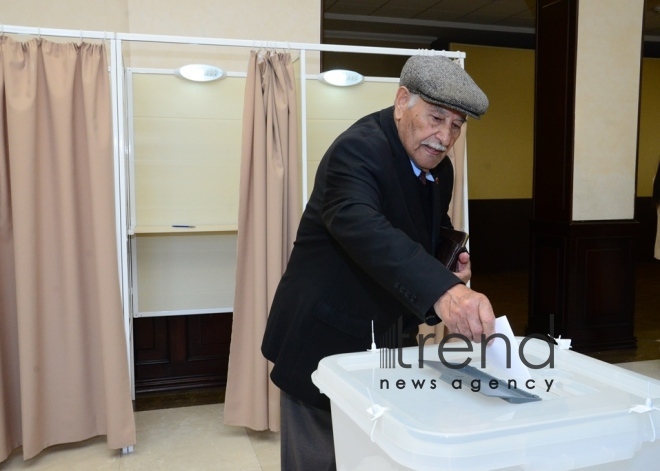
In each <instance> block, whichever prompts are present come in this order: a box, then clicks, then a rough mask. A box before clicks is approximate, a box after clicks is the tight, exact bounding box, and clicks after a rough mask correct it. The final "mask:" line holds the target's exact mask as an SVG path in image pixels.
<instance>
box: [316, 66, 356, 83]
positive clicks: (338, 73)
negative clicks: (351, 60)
mask: <svg viewBox="0 0 660 471" xmlns="http://www.w3.org/2000/svg"><path fill="white" fill-rule="evenodd" d="M319 81H320V82H323V83H327V84H328V85H334V86H336V87H351V86H353V85H357V84H358V83H361V82H363V81H364V77H363V76H362V75H361V74H359V73H357V72H353V71H352V70H342V69H335V70H328V71H327V72H323V73H322V74H320V75H319Z"/></svg>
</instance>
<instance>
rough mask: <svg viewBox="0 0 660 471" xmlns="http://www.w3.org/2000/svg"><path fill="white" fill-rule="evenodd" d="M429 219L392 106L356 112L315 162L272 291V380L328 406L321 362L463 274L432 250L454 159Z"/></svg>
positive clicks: (440, 178)
mask: <svg viewBox="0 0 660 471" xmlns="http://www.w3.org/2000/svg"><path fill="white" fill-rule="evenodd" d="M433 174H434V176H435V177H436V178H437V182H439V184H433V183H431V182H429V184H430V185H432V187H433V190H432V191H433V193H432V200H433V228H432V230H431V231H429V230H428V228H427V227H426V223H425V218H424V212H423V209H422V203H421V197H420V193H419V189H418V185H420V183H419V181H418V180H417V178H416V177H415V174H414V173H413V170H412V167H411V165H410V159H409V157H408V155H407V153H406V151H405V149H404V148H403V145H402V144H401V141H400V140H399V137H398V133H397V129H396V126H395V123H394V118H393V108H387V109H384V110H382V111H380V112H377V113H374V114H371V115H369V116H366V117H364V118H362V119H361V120H359V121H358V122H357V123H355V124H354V125H353V126H351V127H350V128H349V129H348V130H346V131H345V132H344V133H343V134H341V135H340V136H339V137H338V138H337V139H336V140H335V142H334V143H333V144H332V145H331V146H330V148H329V149H328V151H327V152H326V154H325V156H324V157H323V159H322V160H321V163H320V165H319V168H318V171H317V174H316V179H315V182H314V189H313V192H312V195H311V197H310V200H309V203H308V204H307V207H306V209H305V211H304V213H303V216H302V219H301V222H300V226H299V228H298V233H297V237H296V241H295V244H294V248H293V251H292V253H291V258H290V260H289V264H288V266H287V269H286V272H285V273H284V275H283V277H282V279H281V281H280V284H279V286H278V288H277V291H276V293H275V297H274V299H273V304H272V307H271V311H270V314H269V318H268V323H267V326H266V332H265V335H264V339H263V343H262V347H261V349H262V352H263V354H264V356H265V357H266V358H267V359H269V360H270V361H272V362H273V363H274V364H275V366H274V368H273V370H272V373H271V378H272V380H273V382H274V383H275V384H276V385H277V386H278V387H279V388H280V389H282V390H284V391H286V392H287V393H289V394H291V395H292V396H294V397H297V398H298V399H300V400H302V401H304V402H306V403H308V404H310V405H313V406H316V407H322V408H327V407H328V404H329V403H328V402H327V399H325V396H322V395H321V394H320V393H319V390H318V388H316V386H314V384H313V383H312V381H311V374H312V372H313V371H314V370H315V369H316V367H317V365H318V362H319V361H320V360H321V359H322V358H324V357H326V356H329V355H333V354H337V353H347V352H357V351H365V350H367V349H369V348H370V345H371V321H372V320H373V321H374V329H375V334H376V335H375V337H376V340H377V343H378V339H379V338H380V337H381V335H382V334H383V333H385V332H386V331H388V330H390V329H391V327H392V326H393V325H396V323H397V319H398V318H400V317H401V316H403V318H404V322H406V323H410V322H411V321H412V322H413V323H414V325H417V324H420V323H422V322H423V319H424V315H425V313H426V312H427V311H428V310H429V309H430V308H432V306H433V304H434V303H435V302H436V301H437V300H438V298H440V296H441V295H442V294H443V293H444V292H445V291H447V290H448V289H449V288H450V287H452V286H454V285H455V284H457V283H460V280H459V279H458V278H457V277H456V276H455V275H454V274H452V273H451V272H450V271H449V270H447V268H445V267H444V266H443V265H442V264H441V263H440V262H438V261H437V260H436V259H435V258H434V257H433V256H432V255H431V253H433V251H434V244H433V243H432V240H434V239H435V238H436V237H435V235H433V236H431V235H430V233H432V234H436V233H437V231H438V229H439V227H440V226H441V225H444V226H450V225H451V223H450V221H449V218H448V217H447V209H448V206H449V201H450V199H451V193H452V185H453V168H452V165H451V162H450V160H449V159H448V158H445V159H443V160H442V162H441V163H440V164H439V165H438V167H436V169H434V171H433Z"/></svg>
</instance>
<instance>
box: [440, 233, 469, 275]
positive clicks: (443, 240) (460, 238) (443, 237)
mask: <svg viewBox="0 0 660 471" xmlns="http://www.w3.org/2000/svg"><path fill="white" fill-rule="evenodd" d="M468 237H469V235H468V233H467V232H463V231H457V230H456V229H450V228H448V227H442V228H441V229H440V240H439V242H438V248H437V249H436V251H435V258H437V259H438V260H440V262H442V264H443V265H444V266H446V267H447V268H449V269H450V270H451V271H453V272H455V271H456V269H457V265H458V255H459V254H461V253H463V252H467V249H466V248H465V245H466V244H467V241H468Z"/></svg>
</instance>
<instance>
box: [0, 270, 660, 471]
mask: <svg viewBox="0 0 660 471" xmlns="http://www.w3.org/2000/svg"><path fill="white" fill-rule="evenodd" d="M527 278H528V277H527V274H525V273H510V274H498V275H496V276H490V277H489V276H483V275H482V276H479V275H476V276H475V277H474V278H473V281H474V283H473V285H474V287H475V289H479V290H481V291H483V292H485V293H486V294H488V295H489V297H490V298H491V300H492V301H493V306H494V307H495V309H496V313H497V314H498V315H501V314H506V315H507V316H508V317H509V320H510V322H511V325H512V327H513V329H514V333H515V334H516V335H523V334H522V331H523V329H524V326H525V322H526V315H527V314H526V305H527ZM636 281H637V286H636V304H635V335H636V337H637V339H638V345H637V348H635V349H632V350H622V351H609V352H593V353H590V354H589V355H590V356H594V357H596V358H599V359H601V360H603V361H607V362H609V363H614V364H618V365H619V366H621V367H622V368H626V369H629V370H632V371H635V372H637V373H640V374H643V375H645V376H650V377H653V378H657V379H660V342H659V341H660V289H659V288H658V287H659V286H660V263H655V262H654V263H646V264H640V265H639V266H638V270H637V277H636ZM197 397H198V398H199V399H200V400H201V402H203V403H206V402H208V401H213V400H216V401H221V400H222V397H223V396H222V394H220V393H218V391H212V392H207V393H204V394H198V395H197ZM170 400H171V399H170ZM186 402H187V403H190V398H188V397H181V396H177V397H176V401H175V402H171V403H170V404H169V405H163V404H159V403H158V402H157V401H150V402H149V403H148V404H147V402H146V401H145V402H144V404H143V405H145V406H149V407H172V406H173V405H174V406H181V405H184V404H186ZM139 403H140V401H138V406H139V405H140V404H139ZM197 403H199V402H197ZM143 408H144V407H143ZM143 408H140V407H138V408H137V410H138V412H136V413H135V420H136V425H137V440H138V443H137V445H136V446H135V450H134V452H133V453H130V454H128V455H120V454H119V453H118V452H117V451H112V450H108V448H107V446H106V440H105V437H97V438H94V439H90V440H87V441H85V442H82V443H75V444H70V445H58V446H53V447H51V448H48V449H47V450H45V451H44V452H42V453H41V454H40V455H38V456H37V457H36V458H34V459H32V460H29V461H25V462H24V461H23V457H22V454H21V450H20V449H18V450H16V451H15V452H14V453H13V454H12V455H11V456H10V457H9V459H7V460H6V461H5V462H3V463H0V470H2V471H5V470H7V471H9V470H12V471H14V470H27V469H30V470H53V471H60V470H61V471H77V470H80V471H90V470H104V471H132V470H145V471H146V470H148V471H159V470H164V471H165V470H166V471H177V470H185V471H194V470H204V471H206V470H219V471H222V470H245V471H258V470H262V471H275V470H279V469H280V464H279V462H280V459H279V434H277V433H272V432H253V431H249V430H246V429H245V428H242V427H232V426H226V425H223V413H224V404H220V403H214V404H206V405H195V406H189V407H174V408H168V409H157V410H142V409H143Z"/></svg>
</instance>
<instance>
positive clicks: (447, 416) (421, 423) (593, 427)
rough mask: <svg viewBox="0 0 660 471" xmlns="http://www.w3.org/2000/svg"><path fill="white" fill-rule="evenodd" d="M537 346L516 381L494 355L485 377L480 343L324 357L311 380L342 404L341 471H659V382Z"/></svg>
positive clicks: (336, 414) (336, 424)
mask: <svg viewBox="0 0 660 471" xmlns="http://www.w3.org/2000/svg"><path fill="white" fill-rule="evenodd" d="M517 340H518V342H519V343H521V339H520V338H518V339H517ZM528 340H529V341H526V342H524V349H523V354H524V356H525V361H527V363H528V364H529V365H533V366H534V368H530V369H529V374H530V379H527V380H517V381H516V380H513V379H511V378H507V377H506V374H507V370H498V371H495V372H494V371H491V370H490V369H489V358H488V353H486V364H485V367H482V361H481V360H482V358H481V347H480V346H479V345H478V344H473V351H472V352H458V351H453V352H452V351H444V352H441V353H442V354H439V352H438V346H437V345H426V346H425V347H424V348H422V349H420V348H417V347H409V348H404V349H401V350H393V351H386V350H379V351H367V352H359V353H353V354H342V355H334V356H331V357H327V358H325V359H323V360H322V361H321V362H320V363H319V366H318V369H317V370H316V371H315V372H314V373H313V375H312V380H313V381H314V384H316V386H318V387H319V389H320V390H321V392H322V393H324V394H325V395H327V396H328V397H329V399H330V401H331V409H332V423H333V432H334V440H335V454H336V458H337V469H338V470H341V471H347V470H360V471H368V470H374V471H376V470H377V471H386V470H471V471H481V470H500V469H502V470H547V471H561V470H569V469H587V470H626V471H628V470H652V469H660V410H659V409H657V407H658V406H660V381H658V380H654V379H651V378H648V377H646V376H642V375H640V374H637V373H634V372H630V371H628V370H625V369H623V368H620V367H617V366H613V365H610V364H607V363H604V362H602V361H598V360H595V359H592V358H589V357H587V356H584V355H581V354H579V353H576V352H573V351H571V350H567V349H559V348H558V347H556V346H554V345H551V344H549V343H548V342H545V341H543V340H538V339H528ZM463 345H464V344H463ZM511 354H512V355H518V354H519V351H518V348H517V346H514V348H512V352H511ZM440 357H442V359H444V360H445V361H446V362H447V363H449V364H451V365H452V366H453V365H457V364H460V363H463V362H465V361H466V360H470V362H469V364H467V365H466V366H467V368H466V369H463V370H460V371H456V370H455V369H454V368H450V369H449V370H450V371H448V370H446V369H444V370H443V367H440V368H437V366H438V365H437V363H440V362H441V361H440V360H441V358H440ZM420 360H421V362H420ZM550 360H552V361H550ZM429 361H431V362H432V363H428V362H429ZM433 363H436V364H435V365H434V364H433ZM420 365H421V367H420ZM529 365H528V366H529ZM541 365H544V366H542V367H540V368H537V367H538V366H541ZM470 370H472V371H470ZM493 378H495V379H493ZM514 386H515V388H517V390H518V393H516V394H513V393H512V392H511V391H510V389H511V390H513V388H514ZM498 390H499V392H500V393H501V394H498Z"/></svg>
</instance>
